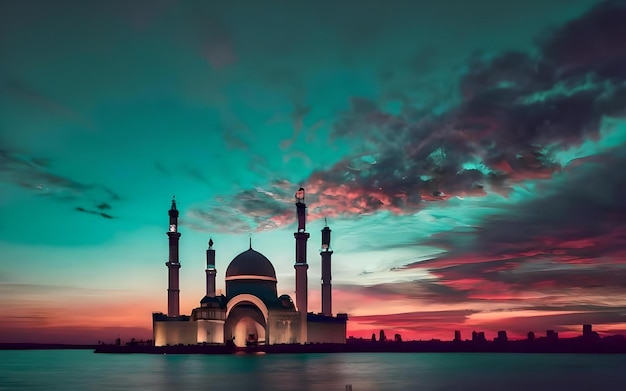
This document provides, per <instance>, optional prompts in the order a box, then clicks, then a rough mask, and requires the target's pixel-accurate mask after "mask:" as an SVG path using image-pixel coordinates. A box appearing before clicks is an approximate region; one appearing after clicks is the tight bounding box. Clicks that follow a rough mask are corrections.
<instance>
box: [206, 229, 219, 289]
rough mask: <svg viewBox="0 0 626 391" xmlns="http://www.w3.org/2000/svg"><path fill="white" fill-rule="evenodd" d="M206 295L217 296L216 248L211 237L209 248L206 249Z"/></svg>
mask: <svg viewBox="0 0 626 391" xmlns="http://www.w3.org/2000/svg"><path fill="white" fill-rule="evenodd" d="M205 272H206V295H207V296H209V297H215V275H216V274H217V270H215V250H213V239H209V249H208V250H206V270H205Z"/></svg>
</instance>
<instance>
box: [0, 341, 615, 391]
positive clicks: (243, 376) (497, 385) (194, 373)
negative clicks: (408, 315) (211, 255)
mask: <svg viewBox="0 0 626 391" xmlns="http://www.w3.org/2000/svg"><path fill="white" fill-rule="evenodd" d="M625 373H626V355H591V354H588V355H574V354H497V353H373V354H370V353H341V354H276V355H140V354H94V353H92V352H91V351H89V350H31V351H0V390H163V391H166V390H167V391H183V390H231V391H239V390H323V391H332V390H341V391H343V390H345V389H346V385H348V384H350V385H352V390H353V391H365V390H507V391H515V390H532V391H539V390H560V389H567V390H568V391H572V390H590V389H592V390H612V389H615V390H621V389H623V387H624V385H623V384H624V380H623V378H624V374H625Z"/></svg>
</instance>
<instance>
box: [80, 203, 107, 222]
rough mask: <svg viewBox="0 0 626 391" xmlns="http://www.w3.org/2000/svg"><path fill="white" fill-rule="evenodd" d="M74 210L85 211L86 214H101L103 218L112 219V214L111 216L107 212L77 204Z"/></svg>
mask: <svg viewBox="0 0 626 391" xmlns="http://www.w3.org/2000/svg"><path fill="white" fill-rule="evenodd" d="M74 210H77V211H79V212H83V213H87V214H92V215H96V216H101V217H104V218H105V219H112V218H113V216H111V215H110V214H108V213H104V212H98V211H97V210H93V209H85V208H82V207H80V206H77V207H76V208H74Z"/></svg>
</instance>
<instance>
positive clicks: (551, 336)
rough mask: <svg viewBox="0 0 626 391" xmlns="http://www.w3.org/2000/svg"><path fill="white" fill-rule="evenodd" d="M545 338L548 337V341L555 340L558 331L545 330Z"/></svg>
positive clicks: (557, 336) (557, 337)
mask: <svg viewBox="0 0 626 391" xmlns="http://www.w3.org/2000/svg"><path fill="white" fill-rule="evenodd" d="M546 338H547V339H548V341H556V340H557V339H559V333H557V332H556V331H554V330H547V331H546Z"/></svg>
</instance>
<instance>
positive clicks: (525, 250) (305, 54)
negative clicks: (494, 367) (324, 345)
mask: <svg viewBox="0 0 626 391" xmlns="http://www.w3.org/2000/svg"><path fill="white" fill-rule="evenodd" d="M624 20H626V2H623V1H607V2H599V1H591V0H550V1H539V0H536V1H535V0H531V1H528V0H523V1H522V0H516V1H507V2H503V1H500V0H475V1H471V2H469V1H453V0H437V1H434V0H433V1H430V0H429V1H427V0H424V1H408V0H407V1H404V0H394V1H369V0H364V1H358V2H357V1H351V0H343V1H330V0H321V1H290V2H286V1H273V0H269V1H263V2H261V1H252V0H248V1H244V0H235V1H231V2H221V1H174V0H151V1H148V0H146V1H121V0H120V1H92V2H84V1H78V0H75V1H72V0H54V1H43V0H41V1H34V0H20V1H18V0H0V58H2V61H0V296H1V297H2V300H1V301H0V317H1V319H2V321H1V322H0V342H67V343H95V342H97V341H100V340H102V341H107V342H112V341H113V340H114V339H115V338H116V337H118V336H120V337H121V338H122V339H126V340H128V339H129V338H131V337H135V338H138V339H139V338H143V339H147V338H150V337H151V335H152V334H151V327H152V325H151V314H152V312H165V311H167V292H166V289H167V268H166V266H165V265H164V264H165V262H166V261H167V257H168V240H167V236H166V234H165V232H166V231H167V229H168V224H169V223H168V215H167V211H168V209H169V206H170V202H171V199H172V196H173V195H175V196H176V200H177V203H178V209H179V210H180V213H181V217H180V228H179V231H180V232H181V233H182V236H181V239H180V260H181V264H182V268H181V269H180V278H181V294H180V295H181V312H182V313H187V314H189V313H190V312H191V310H192V309H193V308H195V307H197V306H198V305H199V301H200V299H201V298H202V297H203V296H204V293H205V288H204V284H205V273H204V269H205V265H206V259H205V250H206V249H207V242H208V240H209V238H212V239H213V241H214V242H215V245H214V248H215V250H216V252H217V253H216V254H217V261H216V267H217V272H218V274H217V288H218V289H221V290H222V291H223V290H224V273H225V271H226V268H227V266H228V264H229V262H230V261H231V260H232V259H233V258H234V257H235V256H236V255H237V254H239V253H241V252H243V251H245V250H247V249H248V241H249V239H250V238H251V240H252V246H253V248H254V249H255V250H257V251H259V252H261V253H263V254H264V255H265V256H267V257H268V258H269V259H270V260H271V261H272V263H273V265H274V267H275V269H276V273H277V277H278V281H279V282H278V292H279V294H283V293H286V294H289V295H291V296H292V297H295V295H294V291H295V287H294V277H295V272H294V268H293V264H294V262H295V260H294V256H295V250H294V248H295V241H294V238H293V232H294V231H295V230H296V221H295V213H296V211H295V206H294V194H295V191H296V190H297V189H298V188H299V187H301V186H302V187H304V188H305V189H306V203H307V205H308V225H307V229H308V231H309V232H310V233H311V238H310V239H309V242H308V261H309V264H310V267H309V273H308V276H309V308H308V310H309V311H313V312H319V311H321V300H320V278H321V276H320V274H321V267H320V256H319V253H318V251H319V248H320V246H321V233H320V230H321V229H322V228H323V227H324V218H326V219H327V221H328V225H329V227H330V228H331V229H332V235H333V236H332V242H331V246H332V248H333V250H334V254H333V256H332V273H333V277H332V278H333V279H332V284H333V312H335V313H337V312H345V313H347V314H348V315H349V322H348V335H349V336H355V337H366V338H367V337H369V336H371V334H372V333H374V332H375V333H378V331H379V330H381V329H382V330H385V333H386V335H393V334H395V333H399V334H401V335H402V338H403V339H405V340H411V339H422V340H425V339H431V338H439V339H443V340H451V339H452V338H453V335H454V330H460V331H461V333H462V337H463V338H469V337H470V334H471V332H472V331H473V330H476V331H484V332H485V333H486V336H487V338H489V339H491V338H493V337H494V336H495V334H496V332H497V331H498V330H507V332H508V335H509V338H525V336H526V334H527V333H528V332H529V331H533V332H535V334H536V335H538V336H541V335H545V331H546V330H547V329H553V330H556V331H558V332H559V334H560V335H561V336H566V337H567V336H575V335H579V334H581V330H582V326H581V325H582V324H583V323H591V324H593V325H594V331H598V332H599V333H600V335H601V336H605V335H612V334H626V246H625V243H626V207H625V206H624V202H623V197H624V195H626V175H624V172H623V169H624V168H623V167H624V166H623V165H624V164H625V163H626V149H625V148H624V147H625V146H626V145H625V144H626V117H625V115H626V24H625V23H623V21H624Z"/></svg>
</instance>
